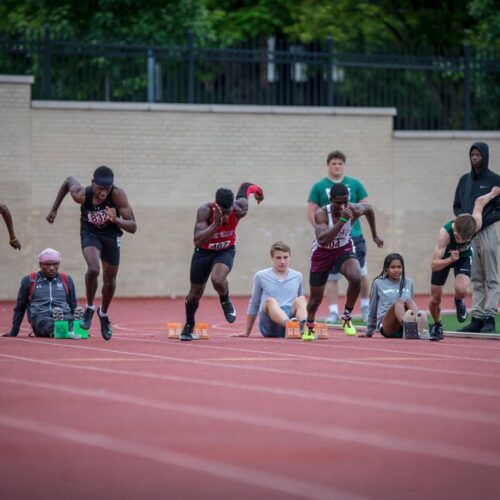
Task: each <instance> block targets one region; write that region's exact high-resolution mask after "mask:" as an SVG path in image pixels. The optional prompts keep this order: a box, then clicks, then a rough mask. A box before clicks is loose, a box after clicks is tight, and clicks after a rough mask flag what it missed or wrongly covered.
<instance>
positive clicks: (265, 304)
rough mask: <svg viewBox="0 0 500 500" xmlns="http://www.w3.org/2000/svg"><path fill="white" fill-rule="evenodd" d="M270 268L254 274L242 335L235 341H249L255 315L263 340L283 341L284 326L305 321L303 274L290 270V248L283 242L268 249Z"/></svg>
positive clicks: (238, 335)
mask: <svg viewBox="0 0 500 500" xmlns="http://www.w3.org/2000/svg"><path fill="white" fill-rule="evenodd" d="M271 260H272V263H273V266H272V267H270V268H267V269H263V270H261V271H257V272H256V273H255V276H254V278H253V289H252V296H251V297H250V302H249V304H248V309H247V321H246V326H245V332H244V333H242V334H236V335H234V336H237V337H248V336H249V335H250V332H251V330H252V327H253V325H254V322H255V319H256V318H257V315H258V314H259V315H260V321H259V329H260V332H261V333H262V335H263V336H264V337H284V336H285V325H286V322H287V321H288V320H289V319H290V318H292V317H295V318H297V320H299V321H301V324H303V323H304V322H305V319H306V314H307V313H306V304H307V302H306V298H305V297H304V296H303V295H302V283H303V277H302V273H300V272H298V271H295V270H294V269H290V268H289V267H288V266H289V262H290V247H289V246H288V245H287V244H286V243H284V242H283V241H278V242H276V243H274V244H273V245H272V246H271Z"/></svg>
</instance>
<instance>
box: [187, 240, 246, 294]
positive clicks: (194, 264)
mask: <svg viewBox="0 0 500 500" xmlns="http://www.w3.org/2000/svg"><path fill="white" fill-rule="evenodd" d="M235 255H236V248H235V247H231V248H226V249H225V250H205V249H204V248H195V249H194V252H193V257H192V259H191V271H190V273H189V275H190V278H189V279H190V280H191V283H194V284H195V285H204V284H205V283H206V282H207V281H208V278H209V277H210V273H211V272H212V269H213V267H214V266H215V264H225V265H226V266H227V267H229V270H231V269H232V267H233V261H234V256H235Z"/></svg>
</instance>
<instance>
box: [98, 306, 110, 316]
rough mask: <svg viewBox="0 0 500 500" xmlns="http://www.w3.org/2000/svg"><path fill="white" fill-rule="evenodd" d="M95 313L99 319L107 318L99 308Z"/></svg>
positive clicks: (106, 314)
mask: <svg viewBox="0 0 500 500" xmlns="http://www.w3.org/2000/svg"><path fill="white" fill-rule="evenodd" d="M97 313H98V314H99V316H100V317H101V318H106V317H107V316H108V313H103V312H102V309H101V308H100V307H99V309H98V310H97Z"/></svg>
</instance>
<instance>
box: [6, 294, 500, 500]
mask: <svg viewBox="0 0 500 500" xmlns="http://www.w3.org/2000/svg"><path fill="white" fill-rule="evenodd" d="M235 302H236V305H237V309H238V310H239V313H240V316H239V320H238V322H237V323H235V324H233V325H228V324H226V323H225V322H224V319H223V316H222V312H221V310H220V307H219V305H218V301H217V300H216V299H209V298H207V299H204V300H203V302H202V305H201V307H200V309H199V312H198V315H197V317H198V320H200V321H207V322H209V323H210V325H211V339H210V340H209V341H197V342H190V343H189V342H186V343H183V342H179V341H172V340H168V339H167V338H166V328H165V324H166V322H167V321H181V322H182V319H183V301H182V300H174V301H172V300H160V299H151V300H144V301H138V300H134V301H132V300H116V301H115V302H114V303H113V306H112V309H111V311H110V315H111V319H112V321H113V324H114V334H113V339H112V340H111V342H104V341H103V340H102V338H101V336H100V334H99V332H98V329H97V324H95V325H94V327H93V329H92V330H91V333H92V337H91V338H90V339H89V340H82V341H71V340H50V339H36V338H29V337H28V336H27V332H26V330H25V331H23V332H22V334H20V336H19V337H18V338H17V339H10V338H1V339H0V450H1V451H0V467H1V471H2V481H1V482H0V497H1V498H5V499H11V498H15V499H22V498H38V499H40V498H42V499H45V498H47V499H48V498H50V499H59V498H61V499H62V498H64V499H67V498H76V499H79V498H89V497H94V498H148V499H149V498H184V499H191V498H193V499H194V498H196V499H199V498H227V499H233V498H234V499H236V498H238V499H240V498H243V499H254V498H258V497H261V498H266V499H267V498H272V499H281V498H283V499H284V498H295V497H297V498H300V497H303V498H318V499H319V498H321V499H323V498H324V499H332V498H335V499H336V498H379V499H398V500H399V499H402V498H405V499H413V498H415V499H422V498H432V499H434V498H435V499H470V498H481V499H486V498H491V499H493V498H498V492H499V490H500V343H497V342H495V341H493V340H472V339H459V338H447V339H445V340H444V341H442V342H437V343H432V342H426V341H409V340H387V339H383V338H381V337H374V338H372V339H366V338H347V337H345V336H344V335H343V334H341V333H338V332H337V333H333V334H332V335H331V338H330V340H327V341H317V342H313V343H305V342H302V341H294V340H284V339H279V340H274V339H263V338H262V337H261V336H260V335H258V334H257V333H254V334H253V336H251V337H250V338H249V339H239V338H231V337H229V336H228V335H229V334H230V333H232V332H236V331H241V329H242V327H243V321H244V310H245V307H246V302H247V301H246V299H237V300H236V301H235ZM10 308H11V304H6V303H2V304H0V312H1V316H0V318H1V319H0V328H1V329H2V331H6V330H7V327H8V325H9V323H10Z"/></svg>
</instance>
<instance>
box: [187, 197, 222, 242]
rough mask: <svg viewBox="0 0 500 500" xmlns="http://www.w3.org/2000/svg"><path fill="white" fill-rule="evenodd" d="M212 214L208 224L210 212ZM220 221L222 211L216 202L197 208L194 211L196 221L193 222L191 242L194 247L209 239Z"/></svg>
mask: <svg viewBox="0 0 500 500" xmlns="http://www.w3.org/2000/svg"><path fill="white" fill-rule="evenodd" d="M212 212H213V214H214V216H213V221H212V223H211V224H210V217H211V214H212ZM221 222H222V211H221V209H220V208H219V206H218V205H216V204H213V205H212V204H211V203H207V204H205V205H202V206H201V207H200V208H198V212H197V213H196V222H195V224H194V236H193V242H194V245H195V246H196V247H200V246H201V245H203V244H204V243H206V242H207V241H210V239H211V238H212V236H213V235H214V234H215V230H216V229H217V226H219V225H220V224H221Z"/></svg>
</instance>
